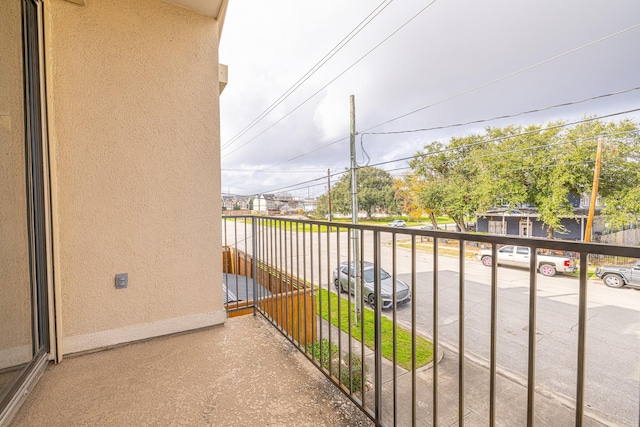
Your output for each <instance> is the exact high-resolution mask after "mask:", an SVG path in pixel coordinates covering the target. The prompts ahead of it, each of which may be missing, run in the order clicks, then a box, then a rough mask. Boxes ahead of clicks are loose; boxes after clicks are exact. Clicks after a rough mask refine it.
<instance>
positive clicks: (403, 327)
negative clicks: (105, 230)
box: [14, 217, 640, 426]
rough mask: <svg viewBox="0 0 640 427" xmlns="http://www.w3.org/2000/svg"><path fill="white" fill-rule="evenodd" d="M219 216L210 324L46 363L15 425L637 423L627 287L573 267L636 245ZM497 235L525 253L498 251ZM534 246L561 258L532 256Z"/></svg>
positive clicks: (637, 345)
mask: <svg viewBox="0 0 640 427" xmlns="http://www.w3.org/2000/svg"><path fill="white" fill-rule="evenodd" d="M223 233H224V234H223V242H222V245H223V248H224V256H223V263H224V264H223V268H224V271H225V273H224V275H223V276H224V277H223V281H224V283H225V288H224V292H225V301H226V302H227V310H228V313H229V317H230V318H229V319H228V321H227V323H226V325H225V326H223V327H216V328H212V329H207V330H202V331H197V332H193V333H188V334H182V335H178V336H171V337H166V338H160V339H155V340H150V341H147V342H143V343H137V344H132V345H127V346H122V347H118V348H115V349H111V350H110V351H105V352H99V353H93V354H89V355H84V356H82V357H77V358H73V359H69V360H65V362H64V363H62V364H60V365H55V366H51V367H49V369H48V371H47V372H46V373H45V375H44V377H43V379H42V380H41V381H40V383H39V384H38V386H37V387H36V389H35V390H34V392H33V393H32V394H31V395H30V396H29V398H28V400H27V402H26V404H25V406H24V407H23V408H22V410H21V411H20V412H19V414H18V416H17V418H16V419H15V420H14V425H40V424H44V423H46V422H50V421H51V416H52V415H51V414H59V415H57V417H58V418H56V420H55V423H59V424H102V425H105V424H107V425H115V424H118V425H122V424H129V425H133V424H145V423H146V424H153V425H171V424H189V425H240V424H242V425H245V424H265V423H267V424H271V425H368V424H373V425H388V426H391V425H401V426H405V425H456V424H457V425H463V424H467V425H487V424H488V425H534V424H537V425H554V426H555V425H571V424H575V425H638V423H639V418H638V417H639V410H640V401H639V396H638V389H639V383H640V381H639V378H638V375H639V374H638V373H639V372H640V362H639V359H638V356H637V355H638V354H640V339H639V337H640V330H639V329H638V325H640V313H639V312H640V292H638V291H636V290H634V289H627V288H622V289H612V288H607V287H605V286H604V285H603V284H602V282H601V281H600V280H599V279H594V278H591V277H590V276H589V275H588V273H589V269H590V268H591V267H592V266H593V265H592V264H593V262H599V261H600V260H601V259H603V258H605V257H607V256H615V257H628V258H634V259H637V258H640V248H637V247H624V246H607V245H600V244H587V243H580V242H570V241H559V240H558V241H556V240H553V241H549V240H540V239H524V238H510V237H504V236H488V235H476V234H464V233H455V232H446V231H427V230H416V229H410V228H408V229H391V228H387V227H376V226H357V225H351V224H339V226H336V225H333V226H328V224H327V223H326V222H315V221H295V220H287V219H280V218H270V217H234V218H226V219H223ZM502 245H518V246H523V247H528V248H530V253H532V254H533V255H532V256H531V257H530V258H529V263H530V264H529V268H514V267H503V266H498V265H497V259H498V249H499V247H500V246H502ZM479 248H485V250H488V251H490V254H491V255H492V259H491V262H490V263H488V265H483V264H482V263H481V262H480V261H478V260H477V257H476V255H475V254H476V252H477V251H478V249H479ZM550 252H554V253H560V252H561V253H563V254H564V255H570V256H571V257H572V258H574V262H576V263H577V266H578V268H577V271H576V272H575V273H566V274H557V275H554V276H551V277H547V276H545V275H543V274H541V273H538V267H539V266H540V264H539V260H541V259H543V258H542V256H541V255H539V254H543V253H550ZM619 259H622V258H619ZM364 262H370V263H372V265H373V268H372V272H373V273H372V274H373V276H372V278H370V279H367V278H366V274H364V275H363V273H365V271H364V270H365V269H364V268H363V267H364V266H365V264H364ZM340 265H345V266H346V267H345V272H347V273H346V274H347V275H352V276H353V278H351V279H346V281H345V282H339V285H338V286H336V284H335V282H334V278H336V276H335V274H334V271H335V269H336V268H337V267H338V266H340ZM348 266H353V271H352V272H350V271H349V268H348ZM381 268H382V269H384V271H386V272H388V273H389V275H390V278H387V279H385V278H384V274H383V272H382V270H380V269H381ZM541 270H542V269H541ZM557 270H558V271H560V266H558V268H557ZM545 271H547V270H545ZM368 280H372V283H373V286H372V288H371V291H369V290H368V289H367V285H366V282H367V281H368ZM385 280H386V281H387V283H391V284H392V285H391V286H392V288H393V287H394V286H395V289H391V291H390V292H389V290H388V289H387V290H384V289H385V288H384V286H383V281H385ZM398 280H401V281H402V282H404V283H406V284H407V285H409V288H410V292H411V301H410V302H408V303H406V304H402V305H398V304H397V301H396V300H395V299H397V296H396V295H397V294H398V293H397V292H393V291H394V290H397V289H398V286H399V285H398ZM340 284H341V285H342V287H343V290H345V291H347V292H344V293H338V289H339V288H340ZM369 292H371V293H369ZM389 298H391V300H392V304H391V305H392V307H391V308H390V309H384V310H382V309H381V306H382V302H383V301H384V300H388V299H389ZM369 300H370V302H372V303H373V304H372V305H370V304H369V303H368V302H369ZM246 314H255V316H252V315H246ZM243 315H244V316H243ZM328 319H332V321H331V322H329V320H328ZM362 342H364V343H365V345H363V344H362Z"/></svg>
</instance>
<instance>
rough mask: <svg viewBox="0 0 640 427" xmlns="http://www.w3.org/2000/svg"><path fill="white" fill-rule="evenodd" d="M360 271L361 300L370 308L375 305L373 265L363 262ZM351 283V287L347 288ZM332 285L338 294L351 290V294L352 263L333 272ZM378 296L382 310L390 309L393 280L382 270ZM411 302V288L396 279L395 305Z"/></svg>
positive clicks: (353, 281)
mask: <svg viewBox="0 0 640 427" xmlns="http://www.w3.org/2000/svg"><path fill="white" fill-rule="evenodd" d="M362 268H363V270H362V287H363V289H364V291H363V298H364V300H365V301H367V303H369V305H371V307H373V306H374V305H375V295H374V293H373V289H374V277H373V276H374V273H375V270H374V265H373V263H371V262H367V261H365V262H364V263H363V267H362ZM349 282H351V286H349ZM333 283H334V284H335V286H336V289H337V290H338V291H339V292H340V293H343V292H347V290H348V289H351V294H354V290H355V270H354V263H353V262H352V263H351V264H350V265H348V264H347V263H346V262H343V263H341V264H340V267H338V268H336V269H335V270H333ZM380 284H381V285H382V286H381V289H380V294H381V295H380V296H381V298H382V308H390V307H392V306H393V278H392V277H391V275H390V274H389V273H387V272H386V271H385V270H383V269H382V268H381V269H380ZM410 301H411V288H410V287H409V285H407V284H406V283H404V282H403V281H402V280H398V279H396V304H397V305H400V304H405V303H408V302H410Z"/></svg>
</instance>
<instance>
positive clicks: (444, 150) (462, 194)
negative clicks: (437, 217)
mask: <svg viewBox="0 0 640 427" xmlns="http://www.w3.org/2000/svg"><path fill="white" fill-rule="evenodd" d="M481 144H483V138H482V137H481V136H477V135H472V136H468V137H464V138H452V139H451V140H450V142H449V144H447V145H446V146H445V145H444V144H442V143H440V142H438V141H435V142H433V143H431V144H429V145H427V146H425V148H424V150H421V151H419V152H418V153H416V155H415V156H414V158H413V159H412V160H411V161H410V162H409V165H410V166H411V168H412V169H413V173H414V174H415V175H416V176H415V177H414V178H412V179H413V180H414V191H416V194H415V199H416V200H417V203H418V206H420V207H421V208H422V209H424V210H425V211H431V212H434V213H436V212H437V213H443V214H446V215H448V216H449V217H451V219H453V220H454V221H455V222H456V224H457V225H458V227H459V228H460V229H461V230H463V231H467V228H466V223H465V218H466V217H467V216H470V215H475V213H476V212H477V210H478V209H479V208H480V207H481V202H482V199H481V198H480V197H479V196H480V193H479V192H478V191H477V188H476V183H477V180H476V179H475V178H476V176H477V174H478V173H479V168H478V163H477V162H476V161H474V160H472V159H471V158H473V157H474V155H475V154H476V152H477V151H478V150H477V146H478V145H481Z"/></svg>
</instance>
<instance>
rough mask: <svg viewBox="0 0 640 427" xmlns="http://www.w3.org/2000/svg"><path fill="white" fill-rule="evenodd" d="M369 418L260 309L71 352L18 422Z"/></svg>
mask: <svg viewBox="0 0 640 427" xmlns="http://www.w3.org/2000/svg"><path fill="white" fill-rule="evenodd" d="M371 424H372V423H371V422H370V421H369V419H368V418H367V417H366V416H365V415H364V414H363V413H362V412H361V411H360V410H359V409H358V408H356V406H355V405H353V404H352V403H351V401H349V400H348V399H347V398H346V397H344V396H343V395H342V393H341V392H340V391H339V390H338V389H337V388H335V387H334V386H333V385H332V384H331V383H330V382H329V381H328V380H327V379H326V378H325V377H324V376H323V375H322V374H321V373H320V372H319V371H318V370H317V369H316V368H315V367H313V366H312V365H311V364H310V363H309V362H308V361H307V360H306V359H305V357H304V356H303V355H301V354H300V353H299V352H298V351H297V350H296V349H295V348H294V347H293V346H292V345H291V344H290V343H289V341H287V340H286V339H285V338H284V337H283V336H282V335H281V334H280V333H279V332H278V331H277V330H276V329H275V328H273V327H272V326H271V325H270V324H269V323H268V322H267V321H265V320H264V319H263V318H261V317H260V316H256V317H254V316H242V317H237V318H233V319H228V320H227V323H226V324H225V325H224V326H218V327H213V328H210V329H205V330H200V331H195V332H191V333H185V334H180V335H173V336H168V337H163V338H157V339H152V340H148V341H145V342H139V343H134V344H129V345H123V346H119V347H116V348H112V349H109V350H105V351H100V352H95V353H91V354H86V355H82V356H79V357H67V358H65V360H64V361H63V362H62V363H61V364H58V365H53V364H51V365H50V366H48V368H47V370H46V371H45V373H44V375H43V376H42V378H41V379H40V381H39V383H38V384H37V385H36V387H35V389H34V390H33V391H32V393H31V394H30V395H29V396H28V397H27V399H26V401H25V403H24V405H23V406H22V408H21V409H20V411H19V412H18V414H17V415H16V417H15V418H14V420H13V422H12V423H11V426H13V427H17V426H36V425H52V426H69V425H101V426H116V425H117V426H122V425H136V426H144V425H149V426H151V425H153V426H157V425H189V426H209V425H211V426H233V425H267V426H285V425H287V426H292V425H296V426H320V425H322V426H347V425H348V426H361V425H371Z"/></svg>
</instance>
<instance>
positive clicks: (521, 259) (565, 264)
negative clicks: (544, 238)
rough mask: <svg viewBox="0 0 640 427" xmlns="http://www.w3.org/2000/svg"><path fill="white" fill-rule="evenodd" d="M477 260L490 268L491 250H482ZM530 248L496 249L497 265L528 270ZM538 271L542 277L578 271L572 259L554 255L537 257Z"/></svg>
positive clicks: (504, 247)
mask: <svg viewBox="0 0 640 427" xmlns="http://www.w3.org/2000/svg"><path fill="white" fill-rule="evenodd" d="M478 259H479V260H480V261H481V262H482V264H483V265H486V266H487V267H491V250H489V249H482V250H481V251H480V252H478ZM530 259H531V248H529V247H527V246H510V245H509V246H503V247H501V248H500V249H498V261H497V264H498V265H509V266H514V267H522V268H529V265H530V261H529V260H530ZM537 262H538V271H539V272H540V273H541V274H542V275H544V276H555V274H556V273H573V272H575V271H577V270H578V267H577V266H576V260H575V258H572V257H565V256H556V255H540V254H539V255H538V257H537Z"/></svg>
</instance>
